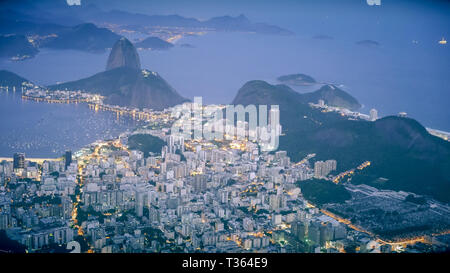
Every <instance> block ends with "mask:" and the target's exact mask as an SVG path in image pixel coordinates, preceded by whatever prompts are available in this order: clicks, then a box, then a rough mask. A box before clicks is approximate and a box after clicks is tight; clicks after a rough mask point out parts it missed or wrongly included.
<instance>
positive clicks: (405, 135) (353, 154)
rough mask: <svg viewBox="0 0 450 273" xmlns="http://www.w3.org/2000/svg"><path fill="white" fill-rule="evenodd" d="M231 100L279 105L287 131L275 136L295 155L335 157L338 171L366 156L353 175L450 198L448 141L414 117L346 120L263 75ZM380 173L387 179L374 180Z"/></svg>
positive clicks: (361, 179)
mask: <svg viewBox="0 0 450 273" xmlns="http://www.w3.org/2000/svg"><path fill="white" fill-rule="evenodd" d="M232 103H233V104H243V105H248V104H256V105H258V104H265V105H279V109H280V122H281V124H282V126H283V131H284V132H285V134H286V135H285V136H281V137H280V146H279V149H280V150H285V151H287V152H288V154H289V156H290V157H291V158H292V160H294V161H299V160H301V159H302V158H304V157H305V156H306V155H307V154H310V153H316V154H317V156H316V159H317V160H326V159H336V160H337V162H338V164H337V166H338V171H339V172H341V171H346V170H349V169H352V168H355V167H356V166H358V165H360V164H361V163H362V162H364V161H370V162H371V165H370V167H368V168H366V169H364V171H363V172H361V173H358V174H356V175H355V176H354V177H352V181H354V182H355V183H364V184H369V185H372V186H375V187H378V188H384V189H392V190H403V191H410V192H413V193H416V194H422V195H430V196H432V197H434V198H435V199H437V200H440V201H444V202H449V201H450V196H449V195H448V193H449V192H450V143H449V142H447V141H445V140H443V139H440V138H437V137H435V136H432V135H430V134H429V133H428V132H427V131H426V129H425V128H424V127H423V126H422V125H421V124H420V123H419V122H417V121H415V120H413V119H410V118H402V117H397V116H389V117H384V118H381V119H379V120H377V121H375V122H369V121H364V120H348V119H347V118H345V117H342V116H341V115H339V114H337V113H333V112H331V113H323V112H321V111H320V110H319V109H314V108H311V107H310V106H309V105H308V103H307V101H305V98H304V96H303V95H302V94H298V93H296V92H295V91H293V90H292V89H290V88H289V87H287V86H284V85H270V84H268V83H266V82H263V81H251V82H247V83H246V84H244V86H243V87H242V88H241V89H240V90H239V91H238V94H237V95H236V97H235V99H234V100H233V102H232ZM381 177H382V178H385V179H387V180H385V181H386V182H384V183H381V184H380V183H379V182H377V181H378V178H381Z"/></svg>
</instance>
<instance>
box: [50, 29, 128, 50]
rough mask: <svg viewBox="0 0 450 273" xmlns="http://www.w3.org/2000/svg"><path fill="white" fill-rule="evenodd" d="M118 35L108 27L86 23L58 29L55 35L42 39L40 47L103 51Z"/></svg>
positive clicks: (118, 37)
mask: <svg viewBox="0 0 450 273" xmlns="http://www.w3.org/2000/svg"><path fill="white" fill-rule="evenodd" d="M120 37H121V36H119V35H117V34H115V33H113V32H112V31H110V30H109V29H106V28H98V27H97V26H95V25H94V24H92V23H86V24H81V25H77V26H74V27H71V28H66V29H64V30H62V31H60V32H59V33H58V34H57V36H56V37H52V38H49V39H46V40H44V41H43V43H42V44H41V47H48V48H54V49H76V50H83V51H90V52H96V51H104V50H105V49H107V48H111V46H112V45H113V44H114V43H115V42H116V41H117V40H119V39H120Z"/></svg>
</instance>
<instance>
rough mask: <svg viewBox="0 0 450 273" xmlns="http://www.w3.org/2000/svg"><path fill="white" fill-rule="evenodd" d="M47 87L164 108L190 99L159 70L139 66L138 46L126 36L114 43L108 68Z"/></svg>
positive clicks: (125, 103)
mask: <svg viewBox="0 0 450 273" xmlns="http://www.w3.org/2000/svg"><path fill="white" fill-rule="evenodd" d="M48 88H49V89H51V90H64V89H68V90H83V91H85V92H91V93H98V94H101V95H103V96H106V100H105V103H107V104H112V105H120V106H128V107H137V108H150V109H154V110H162V109H164V108H168V107H170V106H174V105H177V104H180V103H183V102H185V101H188V100H187V99H186V98H183V97H182V96H180V95H179V94H178V93H177V92H176V91H175V89H174V88H172V87H171V86H170V85H169V84H168V83H167V82H166V81H165V80H164V79H163V78H162V77H161V76H159V75H158V74H157V73H156V72H153V71H149V70H146V69H144V70H141V69H140V62H139V56H138V55H137V53H136V49H135V48H134V46H133V44H132V43H131V42H130V41H128V40H127V39H126V38H122V39H120V40H119V41H117V42H116V44H115V45H114V47H113V50H112V51H111V53H110V56H109V58H108V63H107V70H106V71H104V72H100V73H97V74H95V75H93V76H91V77H88V78H84V79H81V80H77V81H72V82H67V83H61V84H56V85H52V86H49V87H48Z"/></svg>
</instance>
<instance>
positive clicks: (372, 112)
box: [370, 109, 378, 121]
mask: <svg viewBox="0 0 450 273" xmlns="http://www.w3.org/2000/svg"><path fill="white" fill-rule="evenodd" d="M377 119H378V111H377V110H376V109H371V110H370V121H375V120H377Z"/></svg>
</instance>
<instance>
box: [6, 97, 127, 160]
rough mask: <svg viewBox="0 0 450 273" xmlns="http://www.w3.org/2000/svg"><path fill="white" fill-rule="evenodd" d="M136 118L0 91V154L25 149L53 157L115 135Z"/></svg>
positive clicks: (39, 154)
mask: <svg viewBox="0 0 450 273" xmlns="http://www.w3.org/2000/svg"><path fill="white" fill-rule="evenodd" d="M135 125H136V122H135V121H133V120H131V119H130V118H127V117H123V116H122V117H120V118H117V116H116V115H115V114H114V113H111V112H101V111H99V112H94V111H93V110H90V109H89V107H88V106H87V105H86V104H48V103H38V102H33V101H26V100H22V99H21V96H20V92H16V93H13V92H11V91H10V92H8V93H7V92H6V91H0V128H1V130H0V131H1V133H0V157H12V155H13V154H14V153H15V152H25V154H26V156H27V157H39V158H54V157H59V156H61V155H63V153H64V151H65V150H72V151H76V150H78V149H80V148H82V147H83V146H85V145H87V144H89V143H92V142H94V141H96V140H101V139H110V138H113V137H117V136H118V135H119V134H120V133H122V132H124V131H126V130H127V129H131V128H134V126H135Z"/></svg>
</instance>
